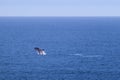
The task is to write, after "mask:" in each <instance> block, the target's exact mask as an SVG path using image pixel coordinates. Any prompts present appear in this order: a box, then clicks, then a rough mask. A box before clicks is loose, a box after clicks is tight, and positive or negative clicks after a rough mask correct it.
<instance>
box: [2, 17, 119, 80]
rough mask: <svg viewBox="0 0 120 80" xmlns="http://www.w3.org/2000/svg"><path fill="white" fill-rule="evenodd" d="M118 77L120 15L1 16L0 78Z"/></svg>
mask: <svg viewBox="0 0 120 80" xmlns="http://www.w3.org/2000/svg"><path fill="white" fill-rule="evenodd" d="M34 47H39V48H43V49H45V51H46V53H47V55H46V56H40V55H37V53H36V52H35V50H34ZM119 79H120V18H119V17H118V18H117V17H78V18H77V17H38V18H37V17H0V80H119Z"/></svg>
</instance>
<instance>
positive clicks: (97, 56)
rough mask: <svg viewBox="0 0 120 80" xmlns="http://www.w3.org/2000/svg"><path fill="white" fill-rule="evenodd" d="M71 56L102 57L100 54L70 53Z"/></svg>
mask: <svg viewBox="0 0 120 80" xmlns="http://www.w3.org/2000/svg"><path fill="white" fill-rule="evenodd" d="M71 55H73V56H80V57H91V58H92V57H103V56H102V55H83V54H71Z"/></svg>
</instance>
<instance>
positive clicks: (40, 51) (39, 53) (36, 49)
mask: <svg viewBox="0 0 120 80" xmlns="http://www.w3.org/2000/svg"><path fill="white" fill-rule="evenodd" d="M34 49H35V51H36V52H37V53H38V55H43V56H44V55H46V53H45V50H44V49H40V48H38V47H35V48H34Z"/></svg>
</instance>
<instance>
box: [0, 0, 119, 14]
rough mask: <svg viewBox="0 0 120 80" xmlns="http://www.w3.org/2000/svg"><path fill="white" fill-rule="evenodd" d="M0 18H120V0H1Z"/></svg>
mask: <svg viewBox="0 0 120 80" xmlns="http://www.w3.org/2000/svg"><path fill="white" fill-rule="evenodd" d="M0 16H120V0H0Z"/></svg>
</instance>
